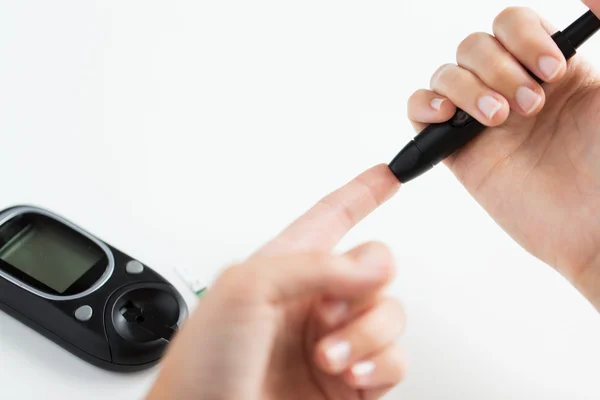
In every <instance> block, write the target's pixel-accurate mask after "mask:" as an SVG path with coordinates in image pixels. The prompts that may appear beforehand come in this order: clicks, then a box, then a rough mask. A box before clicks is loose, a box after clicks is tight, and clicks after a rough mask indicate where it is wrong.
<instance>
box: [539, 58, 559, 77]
mask: <svg viewBox="0 0 600 400" xmlns="http://www.w3.org/2000/svg"><path fill="white" fill-rule="evenodd" d="M540 70H541V71H542V74H544V78H545V79H546V80H551V79H553V78H554V77H555V76H556V75H558V73H559V72H560V61H558V60H557V59H556V58H554V57H550V56H542V57H540Z"/></svg>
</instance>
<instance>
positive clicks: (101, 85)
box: [0, 0, 600, 400]
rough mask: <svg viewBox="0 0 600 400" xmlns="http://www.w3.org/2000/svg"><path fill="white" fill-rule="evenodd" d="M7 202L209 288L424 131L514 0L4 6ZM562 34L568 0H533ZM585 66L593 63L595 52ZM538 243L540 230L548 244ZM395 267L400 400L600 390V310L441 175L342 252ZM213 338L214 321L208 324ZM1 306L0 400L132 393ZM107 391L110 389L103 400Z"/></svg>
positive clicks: (571, 399)
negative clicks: (433, 91) (480, 34)
mask: <svg viewBox="0 0 600 400" xmlns="http://www.w3.org/2000/svg"><path fill="white" fill-rule="evenodd" d="M0 4H1V6H0V57H1V58H0V139H1V142H0V149H1V150H2V152H1V154H2V155H1V156H0V171H2V174H1V185H0V206H2V207H4V206H9V205H12V204H16V203H33V204H38V205H41V206H43V207H46V208H49V209H51V210H54V211H56V212H59V213H61V214H63V215H65V216H67V217H68V218H70V219H71V220H73V221H75V222H76V223H78V224H80V225H82V226H83V227H85V228H87V229H88V230H90V231H91V232H93V233H95V234H97V235H98V236H100V237H101V238H104V239H106V240H107V241H109V242H110V243H112V244H114V245H115V246H117V247H119V248H121V249H122V250H124V251H126V252H128V253H130V254H132V255H134V256H136V257H138V258H139V259H141V260H142V261H144V262H146V263H148V264H149V265H150V266H152V267H154V268H155V269H157V270H159V271H160V272H162V273H164V274H165V275H166V276H167V277H169V278H173V279H174V283H176V284H178V285H179V283H178V281H176V278H175V277H174V276H173V274H172V268H173V267H175V266H187V267H189V268H192V269H195V271H196V272H197V273H198V274H199V276H202V277H204V278H206V279H211V278H212V277H213V276H214V274H215V273H216V272H217V271H218V270H219V269H220V268H222V267H223V266H225V265H228V264H229V263H230V262H232V261H234V260H239V259H241V258H243V257H245V256H246V255H247V254H248V253H249V252H251V251H253V250H254V249H255V248H256V247H258V246H259V245H261V244H262V243H264V242H265V241H266V240H268V239H269V238H270V237H272V236H273V235H274V234H276V233H277V232H278V231H279V230H280V229H281V228H283V227H284V226H285V225H287V224H288V223H289V222H290V221H291V220H293V219H294V218H295V217H296V216H297V215H299V214H300V213H302V212H303V211H304V210H306V209H307V208H308V207H310V206H311V205H312V204H313V203H314V202H315V201H317V200H318V199H319V198H320V197H321V196H323V195H324V194H326V193H327V192H329V191H331V190H333V189H335V188H337V187H338V186H340V185H342V184H344V183H345V182H346V181H348V180H349V179H351V178H352V177H354V176H355V175H357V174H358V173H360V172H361V171H363V170H365V169H367V168H368V167H370V166H372V165H374V164H378V163H381V162H388V161H389V160H391V158H392V157H393V156H394V155H395V154H396V152H397V151H398V150H399V149H400V148H401V147H402V145H403V144H404V143H405V142H406V141H407V140H408V139H409V138H410V137H411V136H412V135H413V132H412V130H411V127H410V125H409V123H408V121H407V119H406V118H405V110H406V101H407V99H408V97H409V96H410V94H411V93H412V92H413V91H414V90H415V89H418V88H420V87H426V86H427V85H428V83H429V77H430V75H431V73H433V72H434V71H435V69H436V68H437V67H438V66H439V65H440V64H442V63H445V62H453V61H454V53H455V49H456V46H457V45H458V43H459V42H460V41H461V40H462V38H464V37H465V36H466V35H467V34H469V33H470V32H473V31H479V30H484V31H490V29H491V22H492V20H493V18H494V16H495V15H496V14H497V13H498V12H500V11H501V10H502V9H503V8H504V7H506V6H510V5H514V3H509V2H508V1H506V0H494V1H491V0H488V1H485V2H484V1H476V0H453V1H446V0H432V1H417V0H412V1H408V0H405V1H401V0H400V1H399V0H396V1H377V2H375V1H369V2H367V1H348V0H345V1H323V0H318V1H316V0H311V1H302V2H300V1H293V2H292V1H288V2H283V1H276V0H273V1H208V0H204V1H193V0H188V1H185V0H170V1H148V0H144V1H122V0H121V1H82V0H72V1H65V0H56V1H52V2H50V1H42V0H37V1H34V0H19V1H15V0H13V1H10V0H2V1H1V2H0ZM521 4H522V5H529V6H532V7H534V8H536V9H537V10H539V11H540V12H541V13H542V14H544V15H545V16H546V17H547V18H548V19H549V20H550V21H552V22H553V23H554V24H555V25H556V26H557V27H560V28H562V27H565V26H566V25H567V24H569V23H570V22H571V21H572V20H574V19H575V18H577V17H578V16H579V15H580V14H582V13H583V12H584V11H585V8H584V7H583V5H581V4H580V3H579V2H578V1H575V0H562V1H543V0H538V1H533V0H531V1H522V2H521ZM581 53H583V54H585V55H587V56H589V57H592V58H594V59H595V60H596V61H597V62H598V63H600V40H593V41H591V42H589V43H588V44H587V45H586V47H585V48H584V49H582V51H581ZM542 234H543V232H540V235H542ZM367 240H380V241H383V242H385V243H387V244H388V245H389V246H390V247H391V248H392V250H393V251H394V253H395V255H396V257H397V262H398V266H399V269H400V272H399V277H398V280H397V282H396V283H395V285H394V287H393V288H392V291H393V293H394V294H395V295H396V296H398V297H399V298H400V299H401V300H402V301H403V302H404V304H405V305H406V309H407V312H408V315H409V329H408V332H407V336H406V337H405V339H404V340H403V342H404V344H405V345H406V348H407V351H408V354H409V357H410V370H409V375H408V377H407V380H406V382H405V383H404V384H403V385H402V386H401V387H399V388H398V390H397V391H395V392H394V393H393V394H391V395H390V396H389V398H390V399H463V400H464V399H466V400H470V399H473V400H475V399H477V400H479V399H538V398H539V399H548V400H549V399H564V400H576V399H598V398H600V382H599V381H598V372H599V370H600V367H599V364H598V360H600V318H599V316H598V314H597V312H596V311H594V310H593V309H592V308H591V307H590V306H589V304H587V302H586V301H584V300H583V299H582V298H581V296H580V295H579V294H578V293H577V292H575V290H574V289H572V288H571V287H570V286H569V285H568V284H567V283H566V282H565V281H564V280H563V279H562V278H561V277H560V276H558V275H557V274H556V273H555V272H553V271H552V270H551V269H550V268H548V267H546V266H545V265H543V264H541V263H540V262H538V261H536V260H535V259H533V258H532V257H531V256H529V255H528V254H527V253H525V252H524V251H523V250H522V249H520V248H519V247H518V246H517V245H515V244H514V243H513V242H512V241H511V240H510V238H508V237H507V236H506V235H505V234H504V233H503V232H502V231H501V230H500V229H499V228H498V227H497V226H496V225H495V224H494V223H493V221H491V220H490V219H489V217H488V216H487V215H486V214H485V212H484V211H483V210H482V209H481V208H480V207H479V206H478V205H477V204H476V203H475V202H474V201H473V200H472V199H471V198H470V197H469V196H468V195H467V194H466V193H465V191H464V190H463V189H462V188H461V187H460V185H459V184H458V183H457V182H456V181H455V179H454V178H453V177H452V176H451V175H450V174H449V172H448V171H447V170H446V169H445V167H443V166H442V167H438V168H437V169H436V170H434V171H433V172H431V173H429V174H428V175H426V176H425V177H422V178H421V179H419V180H417V181H414V182H412V183H411V184H410V185H407V186H406V187H403V188H402V189H401V191H400V193H399V194H398V195H397V196H396V197H395V198H394V199H393V200H391V201H390V202H389V203H388V204H386V205H385V206H384V207H382V208H381V209H379V210H378V211H377V212H376V213H374V214H373V215H372V216H371V217H369V218H368V219H367V220H365V221H364V222H363V223H361V224H360V225H359V226H357V227H356V229H354V230H353V231H352V232H351V234H350V235H349V236H348V237H347V238H346V239H345V240H344V241H343V243H342V244H341V245H340V248H339V249H340V250H341V249H346V248H348V247H350V246H353V245H356V244H358V243H360V242H363V241H367ZM207 329H210V327H207ZM155 373H156V371H155V370H153V371H148V372H145V373H141V374H135V375H125V376H124V375H118V374H113V373H108V372H104V371H102V370H99V369H97V368H95V367H92V366H89V365H87V364H85V363H84V362H83V361H80V360H79V359H77V358H75V357H74V356H72V355H71V354H69V353H67V352H66V351H64V350H62V349H61V348H59V347H57V346H55V345H54V344H52V343H51V342H48V341H47V340H46V339H43V338H42V337H41V336H39V335H38V334H37V333H35V332H33V331H32V330H30V329H28V328H26V327H24V326H23V325H21V324H20V323H18V322H16V321H14V320H12V319H10V318H9V317H7V316H6V315H4V314H0V397H1V398H3V399H17V398H26V399H35V398H45V399H52V398H56V399H58V398H60V399H84V398H85V399H100V398H108V395H105V394H104V393H106V392H107V391H108V393H110V398H111V399H114V400H117V399H119V400H121V399H123V400H125V399H127V400H130V399H138V398H141V397H142V396H143V394H144V393H145V392H146V390H147V389H148V387H149V386H150V384H151V382H152V379H153V378H154V376H155ZM102 392H104V393H102Z"/></svg>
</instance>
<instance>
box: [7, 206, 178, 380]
mask: <svg viewBox="0 0 600 400" xmlns="http://www.w3.org/2000/svg"><path fill="white" fill-rule="evenodd" d="M0 309H2V310H3V311H5V312H6V313H7V314H9V315H11V316H13V317H14V318H16V319H17V320H19V321H21V322H22V323H24V324H25V325H27V326H29V327H30V328H32V329H34V330H36V331H37V332H39V333H40V334H42V335H43V336H45V337H47V338H48V339H51V340H52V341H54V342H55V343H57V344H59V345H60V346H62V347H63V348H65V349H67V350H68V351H70V352H71V353H73V354H75V355H77V356H79V357H80V358H82V359H84V360H86V361H88V362H90V363H92V364H94V365H96V366H98V367H101V368H104V369H108V370H113V371H137V370H142V369H146V368H149V367H151V366H153V365H155V364H157V363H158V362H159V361H160V359H161V358H162V356H163V354H164V352H165V350H166V348H167V346H168V344H169V343H170V341H171V339H172V338H173V336H174V335H175V334H176V333H177V331H178V329H179V328H180V327H181V326H182V323H183V322H184V321H185V319H186V318H187V316H188V308H187V305H186V303H185V301H184V299H183V298H182V296H181V295H180V294H179V292H178V291H177V289H176V288H175V287H174V286H172V285H171V284H170V283H169V282H167V281H166V280H165V279H164V278H163V277H162V276H161V275H159V274H158V273H156V272H155V271H153V270H152V269H151V268H149V267H148V266H147V265H145V264H143V263H142V262H140V261H138V260H136V259H135V258H133V257H131V256H129V255H127V254H125V253H123V252H121V251H120V250H118V249H116V248H114V247H112V246H111V245H109V244H107V243H105V242H104V241H102V240H100V239H98V238H97V237H95V236H93V235H92V234H90V233H89V232H86V231H85V230H83V229H82V228H80V227H78V226H76V225H75V224H73V223H71V222H69V221H67V220H66V219H64V218H62V217H61V216H59V215H56V214H54V213H52V212H50V211H48V210H45V209H41V208H39V207H34V206H15V207H11V208H8V209H6V210H3V211H0Z"/></svg>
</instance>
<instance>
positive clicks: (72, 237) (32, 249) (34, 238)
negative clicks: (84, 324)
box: [0, 215, 104, 293]
mask: <svg viewBox="0 0 600 400" xmlns="http://www.w3.org/2000/svg"><path fill="white" fill-rule="evenodd" d="M11 222H13V221H11ZM9 224H10V222H9ZM13 226H14V227H13V229H11V232H10V236H11V237H10V238H5V239H9V240H7V241H5V242H4V245H3V246H1V247H0V259H1V260H2V261H4V262H6V263H8V264H10V265H11V266H13V267H14V268H16V269H18V270H19V271H21V272H22V273H24V274H27V275H28V276H30V277H31V278H34V279H35V280H37V281H39V282H40V283H42V284H43V285H45V286H47V287H49V288H51V289H53V290H55V291H56V292H58V293H64V292H65V291H66V290H67V289H68V288H69V287H70V286H71V285H73V283H75V282H77V281H78V280H79V279H80V278H81V277H82V276H83V275H85V273H86V272H88V271H89V270H90V269H92V268H93V267H94V266H95V265H96V264H97V263H98V262H99V261H100V260H101V259H102V258H103V257H104V252H103V251H102V250H101V249H100V248H99V247H98V246H96V244H95V243H93V242H92V241H90V240H89V239H88V238H86V237H85V236H83V235H81V234H79V233H78V232H76V231H74V230H72V229H70V228H68V227H67V226H64V225H62V224H60V223H58V222H57V221H55V220H53V219H50V218H46V217H44V216H41V215H39V216H38V215H27V216H22V217H19V219H18V220H17V221H15V222H14V223H13ZM0 239H2V238H0ZM1 243H2V241H0V244H1Z"/></svg>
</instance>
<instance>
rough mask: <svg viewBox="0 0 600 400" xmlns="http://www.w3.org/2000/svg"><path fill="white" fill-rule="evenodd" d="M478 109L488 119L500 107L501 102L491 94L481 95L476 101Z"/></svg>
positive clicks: (492, 116)
mask: <svg viewBox="0 0 600 400" xmlns="http://www.w3.org/2000/svg"><path fill="white" fill-rule="evenodd" d="M477 105H478V107H479V110H481V112H482V113H483V115H485V116H486V117H488V118H489V119H492V118H494V115H496V113H497V112H498V111H500V109H501V108H502V103H500V102H499V101H498V100H496V99H495V98H493V97H492V96H483V97H481V98H480V99H479V101H478V102H477Z"/></svg>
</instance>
